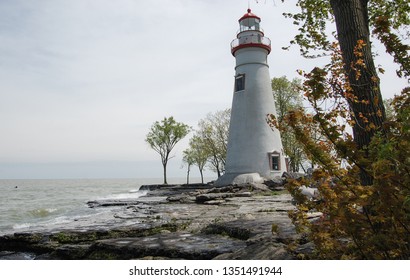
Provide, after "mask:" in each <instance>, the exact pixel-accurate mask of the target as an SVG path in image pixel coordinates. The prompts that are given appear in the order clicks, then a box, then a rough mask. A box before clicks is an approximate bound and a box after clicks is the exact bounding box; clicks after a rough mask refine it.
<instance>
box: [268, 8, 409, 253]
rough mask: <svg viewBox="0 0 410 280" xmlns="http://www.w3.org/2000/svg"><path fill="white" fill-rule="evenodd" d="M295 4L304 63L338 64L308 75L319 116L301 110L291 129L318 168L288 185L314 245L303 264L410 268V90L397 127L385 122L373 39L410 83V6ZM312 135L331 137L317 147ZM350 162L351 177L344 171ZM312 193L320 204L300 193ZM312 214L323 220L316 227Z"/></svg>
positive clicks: (306, 85)
mask: <svg viewBox="0 0 410 280" xmlns="http://www.w3.org/2000/svg"><path fill="white" fill-rule="evenodd" d="M297 3H298V5H299V6H300V7H301V8H302V13H300V14H295V15H289V14H288V16H291V17H292V18H293V19H294V20H295V23H296V24H299V25H300V29H299V30H300V31H301V33H300V34H298V35H297V36H296V37H295V43H298V44H299V45H300V46H301V50H302V53H303V54H304V55H310V54H311V51H312V50H321V51H325V52H327V54H328V55H329V56H330V58H331V59H330V60H331V61H330V63H329V64H328V65H325V66H324V67H315V68H314V69H313V70H312V71H310V72H301V74H302V75H303V77H304V82H303V92H304V96H305V97H306V98H307V100H308V101H309V103H310V105H311V106H312V108H313V112H312V113H311V114H306V112H304V111H302V110H294V111H291V112H289V113H288V114H287V115H286V116H285V117H284V120H283V122H284V125H287V126H289V127H291V129H292V130H293V131H294V133H295V137H296V139H297V140H298V142H299V143H301V144H302V145H303V148H304V151H305V153H306V154H308V155H309V156H310V157H313V158H314V159H315V161H316V163H317V165H318V167H317V168H316V169H315V171H314V172H313V174H312V176H308V177H305V178H300V179H298V180H289V181H288V183H287V185H286V187H287V189H288V190H289V191H290V192H291V193H292V196H293V197H294V199H295V201H296V205H297V209H296V210H295V211H291V213H290V217H291V218H292V220H293V222H294V224H295V225H296V227H297V230H298V231H299V232H302V233H305V234H306V235H307V236H308V239H309V240H311V241H313V243H314V245H315V251H314V254H313V255H312V256H301V257H313V258H324V259H409V257H410V245H409V244H410V226H409V225H410V203H409V202H410V189H409V185H410V172H409V164H410V162H409V159H410V154H409V151H410V127H409V123H410V88H405V89H403V91H402V93H401V95H399V96H397V97H395V98H394V101H393V102H392V106H393V114H392V116H391V117H392V118H391V119H390V120H388V121H385V119H386V118H385V112H384V107H382V105H381V102H382V99H381V95H380V88H379V78H378V77H377V73H375V69H374V65H373V64H374V63H373V57H372V55H371V53H370V51H371V49H370V47H371V44H370V41H369V37H370V33H371V32H370V31H372V33H373V35H374V36H375V37H377V38H378V39H380V41H381V42H382V43H383V44H384V45H385V46H386V51H387V52H388V53H389V54H391V55H392V56H393V57H394V61H395V62H396V63H398V65H399V67H400V69H399V70H398V71H397V73H398V75H399V76H403V77H406V78H409V77H410V67H409V66H410V59H409V55H408V50H409V46H408V45H405V44H403V43H402V42H401V40H400V37H399V36H398V35H397V34H398V33H399V32H400V29H401V28H402V27H404V26H405V25H408V24H409V23H410V20H409V12H410V3H408V1H400V0H399V1H387V0H373V1H370V0H369V1H367V0H346V1H341V0H339V1H336V0H329V1H313V0H299V1H298V2H297ZM326 20H330V21H332V20H334V21H335V22H336V25H337V32H338V34H337V38H338V41H339V42H330V41H329V40H328V38H327V37H326V32H325V30H326ZM366 29H367V30H366ZM404 30H405V29H404ZM408 35H409V34H407V37H408ZM404 38H406V35H404ZM275 121H276V120H275V119H274V118H273V116H270V122H269V123H270V124H271V125H278V124H277V123H276V122H275ZM349 126H350V127H352V131H353V132H352V133H351V132H350V131H349V129H348V128H349ZM312 129H314V130H319V132H320V134H321V135H323V136H324V137H323V138H322V139H321V140H320V141H315V140H314V139H312V138H311V137H310V135H311V131H312ZM344 160H345V161H347V163H348V164H347V166H346V167H342V166H341V162H342V161H344ZM309 185H311V186H312V185H313V186H316V187H317V188H318V191H319V193H320V198H319V199H318V200H310V199H308V198H307V197H306V196H304V195H302V194H301V193H300V187H301V186H309ZM309 211H317V212H320V213H322V215H321V217H320V218H318V219H317V220H315V221H314V222H312V221H309V219H308V213H309Z"/></svg>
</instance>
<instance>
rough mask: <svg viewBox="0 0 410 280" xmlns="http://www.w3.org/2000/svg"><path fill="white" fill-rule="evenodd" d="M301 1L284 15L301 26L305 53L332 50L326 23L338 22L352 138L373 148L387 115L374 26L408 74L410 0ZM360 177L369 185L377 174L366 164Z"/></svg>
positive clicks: (300, 38) (362, 146)
mask: <svg viewBox="0 0 410 280" xmlns="http://www.w3.org/2000/svg"><path fill="white" fill-rule="evenodd" d="M283 1H284V0H282V2H283ZM297 5H298V6H299V7H300V8H301V13H297V14H290V13H288V14H286V15H285V16H287V17H290V18H292V19H293V20H294V24H296V25H298V26H300V28H299V31H300V33H299V34H298V35H296V36H295V39H294V40H293V41H292V42H291V43H295V44H298V45H299V46H300V50H301V52H302V54H303V55H304V56H310V57H312V51H319V52H320V53H319V55H321V54H323V53H328V54H329V52H331V51H332V46H333V44H332V42H331V41H330V40H329V39H328V36H327V34H326V28H327V23H329V22H335V23H336V30H337V40H338V42H339V45H340V51H341V56H342V58H343V68H344V71H345V79H346V81H347V82H348V87H349V88H350V90H349V93H350V94H349V95H346V96H345V100H346V102H347V103H348V106H349V111H350V114H351V119H352V120H353V121H352V123H351V125H352V127H353V138H354V142H355V144H356V145H357V147H358V149H359V150H361V151H363V152H364V153H365V154H368V150H367V149H368V147H369V145H370V142H371V139H372V137H373V136H374V135H375V134H377V133H379V132H381V133H383V126H382V124H383V122H384V121H385V108H384V106H383V99H382V96H381V92H380V84H379V77H378V74H377V71H376V67H375V65H374V60H373V54H372V51H371V41H370V36H371V32H372V33H373V35H374V36H375V37H377V38H378V39H379V40H380V41H381V42H382V43H383V44H384V45H385V47H386V51H387V52H388V53H389V54H391V55H392V56H393V57H394V60H395V62H397V63H398V64H399V65H400V69H399V70H398V71H397V73H398V75H399V76H402V75H404V76H407V77H408V76H409V74H410V59H409V54H408V52H407V50H408V46H406V45H405V44H403V43H402V42H401V40H400V36H399V35H398V34H400V31H402V30H405V27H406V26H407V25H409V24H410V17H409V11H410V4H409V2H408V1H405V0H398V1H389V0H343V1H342V0H327V1H316V0H298V1H297ZM404 36H405V37H408V34H407V36H406V35H404ZM361 180H362V184H363V185H370V184H371V183H372V176H371V175H370V174H369V173H368V172H366V171H365V170H362V172H361Z"/></svg>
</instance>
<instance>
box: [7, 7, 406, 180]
mask: <svg viewBox="0 0 410 280" xmlns="http://www.w3.org/2000/svg"><path fill="white" fill-rule="evenodd" d="M256 2H259V3H256ZM289 2H294V1H288V4H282V3H281V1H280V0H275V1H273V0H267V1H250V4H251V8H252V11H253V12H254V13H256V14H257V15H258V16H260V17H261V18H262V28H263V29H264V30H265V36H267V37H270V38H271V40H272V52H271V54H270V56H269V64H270V74H271V76H272V77H279V76H283V75H286V76H287V77H288V78H289V79H291V78H294V77H297V73H296V72H295V70H296V69H306V70H309V69H311V68H312V67H313V65H315V64H314V63H315V62H313V61H310V60H305V59H303V58H301V57H300V56H299V52H298V50H297V48H296V47H294V48H293V49H291V51H283V50H282V49H281V47H283V46H286V45H287V43H288V42H289V41H290V40H291V39H292V36H293V35H294V34H295V32H296V31H295V27H294V26H293V25H292V21H291V20H289V19H285V18H283V16H282V13H283V12H284V11H286V10H289V9H294V8H293V7H292V3H289ZM247 8H248V1H247V0H224V1H220V0H157V1H142V0H116V1H112V0H70V1H67V0H37V1H27V0H1V1H0V132H1V134H0V178H3V179H4V178H99V177H100V178H116V177H129V178H134V177H161V174H162V171H161V170H162V169H161V168H162V166H161V163H160V159H159V155H158V154H156V153H155V152H154V151H153V150H151V149H150V148H149V147H148V146H147V144H146V143H145V142H144V139H145V136H146V134H147V133H148V131H149V128H150V126H151V125H152V123H153V122H154V121H157V120H160V119H162V118H164V117H165V116H174V118H175V119H176V120H177V121H180V122H184V123H187V124H189V125H191V126H193V127H195V126H196V124H197V122H198V121H199V120H200V119H201V118H204V117H205V115H206V114H207V113H209V112H215V111H217V110H222V109H225V108H229V107H230V105H231V101H232V88H233V75H234V64H235V60H234V57H233V56H232V55H231V53H230V42H231V41H232V40H233V39H234V38H235V36H236V32H237V30H238V19H239V18H240V17H241V16H242V15H243V14H244V13H245V12H246V9H247ZM379 53H380V55H381V56H380V57H378V63H381V64H383V66H385V68H386V69H387V73H386V74H385V75H383V76H382V77H381V78H382V89H383V94H384V96H385V97H391V96H393V95H394V94H395V93H398V92H399V91H400V89H401V88H402V87H403V86H404V85H405V84H406V82H405V81H401V80H397V79H395V78H394V71H395V67H394V66H391V62H390V61H391V59H390V58H389V57H387V56H385V55H384V54H383V52H379ZM187 141H188V138H187V139H185V140H184V141H182V142H181V143H179V144H178V145H177V147H176V149H175V152H174V154H175V158H173V159H172V160H171V161H170V163H169V170H170V171H169V176H170V177H182V176H184V175H185V170H184V169H181V164H182V162H181V152H182V150H184V149H185V148H186V146H187ZM193 176H195V172H194V173H193Z"/></svg>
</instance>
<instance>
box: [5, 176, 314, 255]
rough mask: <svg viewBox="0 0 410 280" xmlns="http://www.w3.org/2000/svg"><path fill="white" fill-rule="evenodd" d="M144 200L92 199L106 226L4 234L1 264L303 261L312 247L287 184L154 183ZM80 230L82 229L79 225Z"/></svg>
mask: <svg viewBox="0 0 410 280" xmlns="http://www.w3.org/2000/svg"><path fill="white" fill-rule="evenodd" d="M140 191H143V192H146V195H144V196H142V197H140V198H138V199H132V200H131V199H125V200H121V199H117V200H99V201H89V202H88V203H87V204H88V206H89V207H91V208H99V207H104V208H107V209H110V212H109V217H108V218H107V219H106V220H104V222H102V223H100V224H95V223H91V222H90V221H76V222H77V224H75V223H74V224H73V225H71V227H69V228H67V227H65V228H56V229H53V230H52V231H31V232H21V233H14V234H9V235H4V236H0V259H49V260H56V259H57V260H59V259H76V260H82V259H102V260H105V259H202V260H208V259H281V260H283V259H295V258H296V257H297V255H298V254H300V253H304V251H306V250H307V251H310V250H311V249H312V248H311V247H312V246H311V244H310V243H306V244H300V245H299V246H298V247H297V248H296V249H293V250H292V251H290V250H289V248H288V247H289V246H288V245H289V244H290V243H292V242H293V241H294V240H296V239H298V240H299V239H300V238H299V237H300V236H298V234H296V232H295V228H294V226H293V225H292V223H291V221H290V219H289V218H288V215H287V211H289V210H291V209H293V208H294V206H293V205H292V203H291V196H290V195H289V194H288V193H287V192H286V191H285V190H284V188H283V181H281V180H279V181H275V182H274V181H269V182H265V183H264V184H243V185H235V186H225V187H213V186H212V185H209V184H195V185H166V186H164V185H147V186H142V187H141V188H140ZM74 225H75V226H74Z"/></svg>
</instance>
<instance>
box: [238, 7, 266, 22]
mask: <svg viewBox="0 0 410 280" xmlns="http://www.w3.org/2000/svg"><path fill="white" fill-rule="evenodd" d="M246 18H256V19H258V20H261V18H260V17H258V16H257V15H255V14H254V13H252V10H251V9H248V12H247V13H246V14H244V15H243V16H242V17H241V18H240V19H239V22H240V21H241V20H243V19H246Z"/></svg>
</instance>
